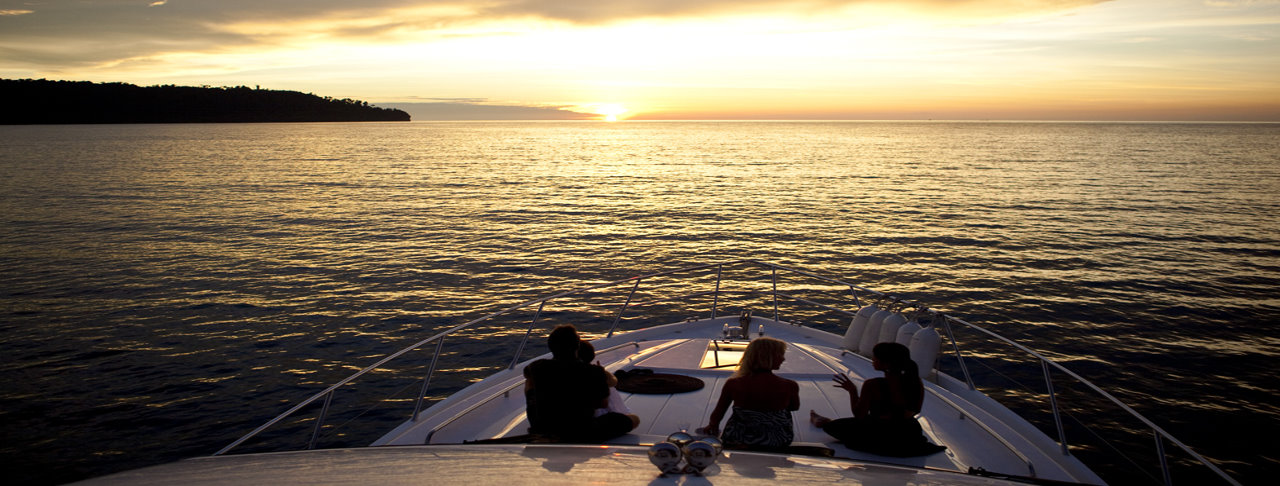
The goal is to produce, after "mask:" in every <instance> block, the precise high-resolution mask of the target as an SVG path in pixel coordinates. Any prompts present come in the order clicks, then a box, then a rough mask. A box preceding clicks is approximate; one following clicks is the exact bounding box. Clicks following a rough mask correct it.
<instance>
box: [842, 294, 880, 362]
mask: <svg viewBox="0 0 1280 486" xmlns="http://www.w3.org/2000/svg"><path fill="white" fill-rule="evenodd" d="M879 310H880V308H879V307H876V305H875V304H871V305H867V306H863V307H862V308H861V309H858V313H857V314H855V315H854V316H853V322H850V323H849V330H848V331H845V333H844V349H847V350H849V351H853V352H855V353H856V352H858V345H859V344H861V343H862V334H863V332H864V331H866V330H867V322H868V321H870V320H871V315H872V314H875V313H876V312H877V311H879Z"/></svg>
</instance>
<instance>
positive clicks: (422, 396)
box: [413, 336, 444, 422]
mask: <svg viewBox="0 0 1280 486" xmlns="http://www.w3.org/2000/svg"><path fill="white" fill-rule="evenodd" d="M443 346H444V336H440V340H439V341H436V352H435V355H434V356H432V357H431V366H430V367H429V368H427V377H426V378H423V379H422V391H421V392H418V401H417V403H415V404H414V405H413V421H414V422H417V421H418V413H420V412H422V402H423V400H426V399H427V388H428V387H430V386H431V375H433V374H435V372H436V362H438V361H440V349H441V347H443Z"/></svg>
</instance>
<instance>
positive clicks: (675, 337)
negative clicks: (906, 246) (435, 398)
mask: <svg viewBox="0 0 1280 486" xmlns="http://www.w3.org/2000/svg"><path fill="white" fill-rule="evenodd" d="M731 320H732V321H736V317H734V318H720V319H707V320H702V321H695V322H690V323H680V324H672V325H667V326H659V327H653V328H648V329H644V330H641V331H637V332H633V333H628V334H620V335H616V336H613V337H611V338H608V339H602V340H598V341H596V342H595V344H596V347H597V349H598V352H597V359H598V360H599V361H600V362H601V364H602V365H604V366H605V368H606V369H608V370H609V371H611V372H616V371H618V370H635V369H649V370H653V372H655V373H671V374H679V375H686V376H693V377H697V378H699V379H701V380H702V381H703V382H704V383H705V386H704V387H703V388H702V389H700V390H697V391H692V392H686V393H676V394H632V393H622V396H623V399H624V402H625V403H626V405H627V407H629V408H630V409H631V410H632V411H633V412H634V413H635V414H637V415H639V416H640V417H641V424H640V426H639V427H638V428H637V429H636V430H635V431H633V432H632V433H631V434H627V435H625V436H623V437H619V438H617V439H614V440H612V441H610V443H612V444H628V445H637V444H638V445H647V444H652V443H654V442H659V441H662V440H664V439H665V438H666V437H667V435H669V434H671V433H673V432H676V431H679V430H682V429H684V430H688V431H690V432H694V430H695V429H696V428H698V427H702V426H704V425H706V423H707V421H708V417H709V416H710V414H711V411H712V409H713V408H714V406H715V403H716V401H717V399H718V398H719V395H720V389H721V387H723V385H724V382H725V380H727V379H728V378H729V377H730V375H731V374H732V371H733V368H732V367H723V368H703V367H702V366H701V365H702V361H703V356H704V353H705V351H706V350H707V349H708V345H709V343H711V342H712V341H714V340H717V339H719V338H720V337H721V330H722V328H723V325H724V323H726V322H730V321H731ZM735 324H736V322H735ZM760 324H764V326H765V335H768V336H772V337H776V338H779V339H782V340H784V341H787V342H788V343H789V346H788V349H787V354H786V361H785V362H784V363H783V365H782V367H781V369H779V370H778V371H777V372H776V374H778V375H779V376H783V377H786V378H789V379H792V380H795V381H796V382H797V383H799V385H800V404H801V405H800V409H799V410H797V411H795V412H793V422H794V424H795V442H796V443H801V444H805V445H820V446H822V447H826V448H829V449H832V450H833V451H834V454H835V456H836V457H840V458H849V459H854V460H861V461H870V462H879V463H891V464H900V465H905V466H914V467H927V468H933V469H943V470H953V471H967V470H968V469H969V468H970V467H981V468H983V469H986V470H988V471H993V472H1000V473H1006V474H1013V475H1022V476H1036V477H1041V478H1050V479H1060V480H1079V478H1080V475H1079V474H1081V473H1080V472H1079V471H1077V470H1074V469H1076V467H1075V465H1076V464H1078V462H1077V461H1075V460H1074V459H1073V458H1070V457H1053V454H1054V452H1053V449H1054V447H1056V444H1054V443H1053V442H1052V441H1051V440H1048V439H1047V438H1046V437H1043V434H1039V433H1038V431H1034V430H1031V429H1029V427H1030V426H1029V424H1026V423H1025V422H1023V421H1021V420H1020V419H1017V418H1016V417H1015V416H1013V415H1012V413H1011V412H1008V411H1007V410H1005V409H1004V408H1003V407H1000V406H998V405H995V404H994V402H990V403H986V402H983V401H981V399H982V398H985V397H981V395H980V394H973V395H972V396H968V395H967V394H966V392H967V391H968V390H967V389H965V388H964V387H958V386H950V387H948V386H946V385H948V382H949V381H950V382H954V380H949V378H948V377H942V378H941V379H939V380H937V382H932V381H926V383H925V386H926V390H927V391H926V397H925V402H924V406H923V410H922V412H921V414H920V416H919V420H920V423H921V426H922V427H923V429H924V431H925V435H926V436H927V437H928V438H929V439H930V440H931V441H932V442H934V443H935V444H941V445H945V446H947V447H948V449H947V450H946V451H943V452H939V453H935V454H932V455H928V456H922V457H911V458H899V457H887V456H878V455H874V454H867V453H864V452H859V451H854V450H851V449H849V448H847V447H844V445H843V444H841V443H839V442H836V441H835V440H834V439H833V438H832V437H831V436H829V435H827V434H826V433H825V432H823V431H822V430H821V429H819V428H817V427H815V426H813V425H812V424H811V423H810V421H809V411H810V410H813V411H815V412H817V413H818V414H820V415H823V416H827V417H844V416H849V415H851V411H850V408H849V398H848V394H847V393H846V392H845V391H844V390H842V389H840V388H837V387H835V386H834V384H833V382H832V375H833V374H836V373H846V374H848V375H849V376H850V377H851V379H852V380H853V381H854V382H855V383H856V384H858V385H861V383H862V382H863V381H865V380H866V379H869V378H874V377H878V376H881V373H880V372H878V371H876V370H874V369H873V368H872V366H871V363H870V360H868V359H867V358H865V357H863V356H859V355H858V354H857V353H853V352H849V351H845V350H842V349H840V348H839V340H840V337H839V336H834V335H832V334H829V333H825V332H821V331H817V330H814V329H810V328H807V327H797V326H790V325H786V324H780V323H774V322H772V321H768V320H761V319H757V321H755V322H753V323H752V325H751V327H750V328H751V330H752V336H753V337H754V336H755V335H756V332H755V331H756V330H757V328H758V326H759V325H760ZM739 342H741V341H739ZM522 368H523V365H520V366H517V367H515V368H514V369H512V370H508V371H504V372H501V373H498V374H496V375H494V376H492V377H490V378H488V379H486V380H485V381H484V382H481V383H480V384H477V385H478V386H473V387H471V388H468V390H466V391H464V392H463V393H459V394H456V395H455V396H453V397H450V398H449V399H447V400H446V401H444V402H441V403H439V404H437V405H436V406H434V407H432V408H431V409H429V410H428V411H426V412H424V414H423V415H422V416H421V417H419V420H418V421H416V422H410V423H406V424H404V425H402V426H401V427H400V428H398V429H396V430H395V431H393V432H391V433H389V434H387V435H386V436H384V437H383V438H382V439H380V440H379V441H378V442H377V443H375V444H374V445H421V444H445V443H464V442H472V441H476V440H482V439H493V438H501V437H512V436H518V435H521V434H524V433H525V432H526V429H527V427H528V422H527V421H526V420H525V415H524V396H523V384H524V379H523V376H522V373H521V370H522ZM952 384H953V385H954V383H952ZM993 405H994V407H993ZM1006 414H1007V416H1006ZM1037 435H1039V437H1037ZM1080 467H1081V468H1082V467H1083V466H1080Z"/></svg>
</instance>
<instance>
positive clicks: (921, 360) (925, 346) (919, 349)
mask: <svg viewBox="0 0 1280 486" xmlns="http://www.w3.org/2000/svg"><path fill="white" fill-rule="evenodd" d="M907 348H909V349H910V350H911V361H915V362H916V366H918V367H920V377H921V378H925V377H927V376H929V371H930V370H932V369H933V364H934V363H935V362H937V361H938V350H939V349H941V348H942V336H939V335H938V331H936V330H934V329H933V326H929V327H926V328H924V329H921V330H919V331H916V333H915V334H914V335H912V336H911V345H910V346H907Z"/></svg>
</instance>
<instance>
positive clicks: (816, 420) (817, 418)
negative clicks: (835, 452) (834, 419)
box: [809, 410, 831, 427]
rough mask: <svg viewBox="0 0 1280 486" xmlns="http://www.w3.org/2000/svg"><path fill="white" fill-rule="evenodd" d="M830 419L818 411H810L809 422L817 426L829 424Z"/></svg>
mask: <svg viewBox="0 0 1280 486" xmlns="http://www.w3.org/2000/svg"><path fill="white" fill-rule="evenodd" d="M830 421H831V419H829V418H826V417H823V416H821V415H818V412H815V411H813V410H810V411H809V423H812V424H813V425H814V426H815V427H822V426H823V425H827V422H830Z"/></svg>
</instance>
